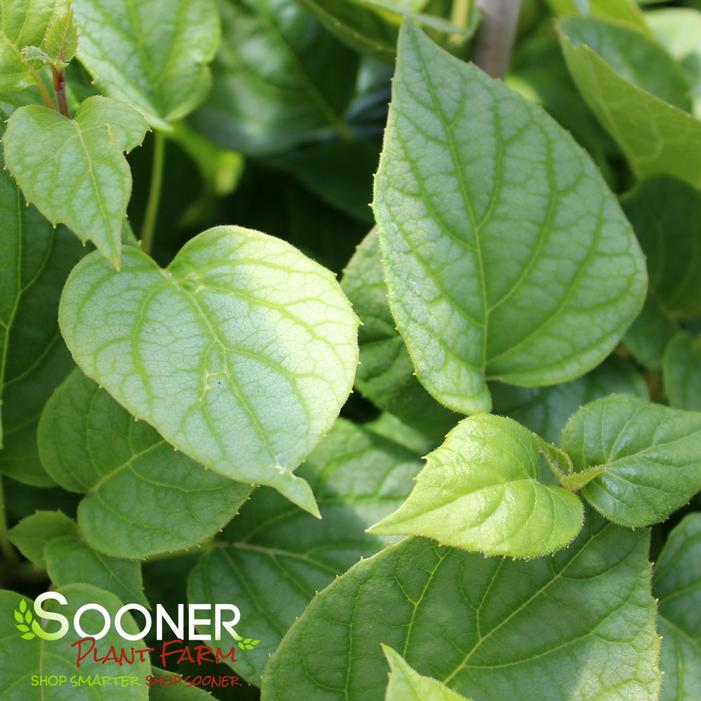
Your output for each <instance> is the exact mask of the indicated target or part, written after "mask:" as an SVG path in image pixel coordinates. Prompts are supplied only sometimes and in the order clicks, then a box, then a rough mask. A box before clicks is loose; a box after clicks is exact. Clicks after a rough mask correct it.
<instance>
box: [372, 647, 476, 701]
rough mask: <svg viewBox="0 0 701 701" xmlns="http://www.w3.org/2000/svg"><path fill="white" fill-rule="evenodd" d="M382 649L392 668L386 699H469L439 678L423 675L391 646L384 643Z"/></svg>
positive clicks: (457, 700)
mask: <svg viewBox="0 0 701 701" xmlns="http://www.w3.org/2000/svg"><path fill="white" fill-rule="evenodd" d="M382 651H383V652H384V653H385V657H386V658H387V662H389V669H390V672H389V684H388V685H387V692H386V694H385V701H425V700H426V699H430V701H469V700H468V699H466V698H465V697H464V696H461V695H460V694H456V693H455V692H454V691H452V690H451V689H449V688H448V687H447V686H446V685H445V684H443V683H441V682H439V681H438V680H437V679H431V677H424V676H421V675H420V674H419V673H418V672H416V671H415V670H413V669H412V668H411V667H410V666H409V665H408V664H407V661H406V660H405V659H404V658H403V657H402V656H401V655H400V654H399V653H398V652H396V651H394V650H393V649H392V648H391V647H388V646H387V645H383V646H382Z"/></svg>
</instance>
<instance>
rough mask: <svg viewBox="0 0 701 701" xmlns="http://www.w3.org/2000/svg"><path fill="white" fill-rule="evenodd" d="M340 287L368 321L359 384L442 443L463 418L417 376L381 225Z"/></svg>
mask: <svg viewBox="0 0 701 701" xmlns="http://www.w3.org/2000/svg"><path fill="white" fill-rule="evenodd" d="M341 285H342V287H343V291H344V292H345V293H346V294H347V295H348V298H349V299H350V301H351V302H352V304H353V309H355V311H356V313H357V314H358V316H359V317H360V318H361V320H362V322H363V324H362V326H361V327H360V332H359V336H358V342H359V344H360V365H359V367H358V374H357V376H356V378H355V384H356V387H357V388H358V390H359V391H360V393H361V394H362V395H363V396H364V397H366V398H367V399H369V400H370V401H371V402H373V403H374V404H375V405H376V406H378V407H379V408H381V409H385V410H386V411H389V412H390V413H391V414H394V415H395V416H397V417H399V418H400V419H401V420H402V421H404V422H405V423H407V424H408V425H409V426H412V427H414V428H416V429H418V430H419V431H421V432H423V433H425V434H427V435H429V436H432V437H435V438H436V440H437V442H439V441H441V440H442V439H443V437H444V436H445V434H446V433H447V432H448V431H449V430H450V429H451V428H452V427H453V426H454V425H455V424H456V423H457V421H458V419H459V417H458V415H457V414H454V413H453V412H452V411H449V410H448V409H446V408H445V407H443V406H441V405H440V404H439V403H438V402H437V401H436V400H435V399H433V397H431V395H430V394H428V392H427V391H426V390H425V389H424V388H423V386H422V385H421V383H420V382H419V381H418V380H417V379H416V375H415V374H414V367H413V366H412V364H411V358H410V357H409V354H408V353H407V350H406V347H405V345H404V341H403V340H402V337H401V336H400V335H399V333H398V332H397V329H396V325H395V322H394V319H393V318H392V312H391V311H390V308H389V301H388V300H387V285H386V284H385V279H384V269H383V267H382V261H381V260H380V243H379V237H378V235H377V230H376V229H373V230H372V231H371V232H370V233H369V234H368V235H367V236H366V237H365V238H364V239H363V241H362V243H361V244H360V245H359V246H358V248H357V250H356V252H355V254H354V255H353V257H352V258H351V259H350V262H349V263H348V266H347V267H346V269H345V271H344V274H343V281H342V283H341Z"/></svg>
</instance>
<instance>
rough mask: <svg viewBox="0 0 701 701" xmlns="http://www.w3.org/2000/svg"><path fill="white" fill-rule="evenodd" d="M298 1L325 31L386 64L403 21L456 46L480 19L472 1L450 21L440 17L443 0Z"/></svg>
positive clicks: (466, 38) (446, 11)
mask: <svg viewBox="0 0 701 701" xmlns="http://www.w3.org/2000/svg"><path fill="white" fill-rule="evenodd" d="M301 1H302V3H303V4H304V5H305V6H306V7H307V8H308V9H309V10H310V11H311V12H313V13H314V14H315V15H316V16H317V17H318V19H319V21H320V22H321V23H322V24H323V25H324V26H325V27H326V29H328V30H329V32H331V33H332V34H334V35H335V36H337V37H338V38H339V39H340V40H341V41H343V42H344V43H346V44H348V46H350V47H351V48H353V49H355V50H356V51H358V52H359V53H361V54H365V55H366V56H369V57H371V58H373V59H376V60H378V61H382V62H384V63H390V64H391V63H394V59H395V54H396V47H397V35H398V33H399V27H400V25H401V23H402V21H403V20H409V21H411V22H414V23H416V24H418V25H420V26H423V27H425V28H426V29H431V30H433V31H434V33H435V34H437V35H439V36H440V35H447V38H448V39H449V40H452V41H454V42H455V44H456V47H457V48H461V46H460V45H461V44H465V43H466V42H467V41H468V40H469V39H470V38H471V37H472V35H473V34H474V32H475V30H476V29H477V26H478V25H479V21H480V10H479V8H478V7H477V5H476V3H472V2H469V3H465V4H464V5H462V7H461V8H459V10H458V11H457V12H458V17H459V19H458V22H456V23H453V22H451V21H449V20H447V19H445V18H444V17H442V16H440V15H442V14H448V12H449V8H447V7H446V3H432V2H430V1H429V0H301ZM421 10H425V12H421ZM434 11H435V14H432V12H434ZM453 12H455V10H454V11H453Z"/></svg>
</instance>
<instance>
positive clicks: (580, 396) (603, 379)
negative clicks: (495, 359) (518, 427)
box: [490, 357, 648, 443]
mask: <svg viewBox="0 0 701 701" xmlns="http://www.w3.org/2000/svg"><path fill="white" fill-rule="evenodd" d="M490 390H491V392H492V396H493V397H494V412H495V413H496V414H505V415H506V416H510V417H511V418H512V419H516V421H518V422H519V423H522V424H523V425H524V426H526V427H527V428H530V429H531V431H534V432H535V433H537V434H538V435H539V436H541V437H542V438H544V439H545V440H546V441H548V442H549V443H557V442H558V441H559V440H560V433H561V431H562V429H563V428H564V426H565V424H566V423H567V420H568V419H569V418H570V416H572V414H574V412H575V411H577V409H579V407H580V406H582V404H586V403H587V402H592V401H594V400H595V399H600V398H601V397H605V396H606V395H607V394H611V393H612V392H619V393H623V392H627V393H629V394H634V395H636V396H638V397H642V398H643V399H647V398H648V391H647V385H646V384H645V380H644V379H643V377H642V376H641V375H640V373H639V372H638V371H637V370H636V369H635V366H634V365H633V364H632V363H630V362H627V361H624V360H622V359H620V358H616V357H611V358H609V359H607V360H606V362H604V363H603V364H601V365H599V367H598V368H595V369H594V370H592V371H591V372H590V373H587V374H586V375H584V377H580V378H579V379H578V380H574V381H573V382H566V383H565V384H563V385H556V386H555V387H537V388H525V387H514V386H512V385H503V384H501V383H494V384H492V385H491V386H490Z"/></svg>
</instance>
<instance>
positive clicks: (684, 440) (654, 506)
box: [562, 394, 701, 527]
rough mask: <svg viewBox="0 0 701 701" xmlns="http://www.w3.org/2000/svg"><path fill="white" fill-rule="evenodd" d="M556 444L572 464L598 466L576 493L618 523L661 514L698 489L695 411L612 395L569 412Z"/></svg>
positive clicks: (698, 416)
mask: <svg viewBox="0 0 701 701" xmlns="http://www.w3.org/2000/svg"><path fill="white" fill-rule="evenodd" d="M562 448H563V449H564V450H565V451H566V452H567V453H568V454H569V455H570V457H571V458H572V461H573V463H574V466H575V469H576V470H585V469H587V468H589V467H593V466H601V467H603V468H605V469H604V471H603V473H602V474H601V475H599V476H598V477H596V478H595V479H593V480H592V481H591V482H589V484H587V485H586V486H585V487H584V489H582V492H581V493H582V494H583V495H584V496H585V497H586V499H587V500H588V501H589V502H590V503H591V504H592V505H593V506H594V507H595V508H596V509H598V510H599V511H600V512H601V513H602V514H604V515H605V516H606V517H607V518H609V519H611V520H612V521H614V522H616V523H621V524H623V525H626V526H631V527H636V526H646V525H649V524H652V523H657V522H658V521H664V520H665V519H666V518H667V517H668V516H669V515H670V514H671V513H672V512H673V511H676V510H677V509H678V508H680V507H681V506H683V505H684V504H686V503H687V502H688V501H689V499H691V497H692V496H693V495H694V494H696V492H698V491H699V490H700V489H701V413H694V412H688V411H680V410H678V409H671V408H670V407H666V406H662V405H661V404H653V403H651V402H647V401H645V400H643V399H639V398H637V397H633V396H630V395H623V394H621V395H618V394H614V395H611V396H609V397H606V398H605V399H599V400H597V401H595V402H592V403H591V404H587V405H586V406H584V407H582V408H581V409H580V410H579V411H578V412H577V413H576V414H575V415H574V416H573V417H572V419H571V420H570V421H569V423H568V424H567V426H566V427H565V429H564V431H563V432H562Z"/></svg>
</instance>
